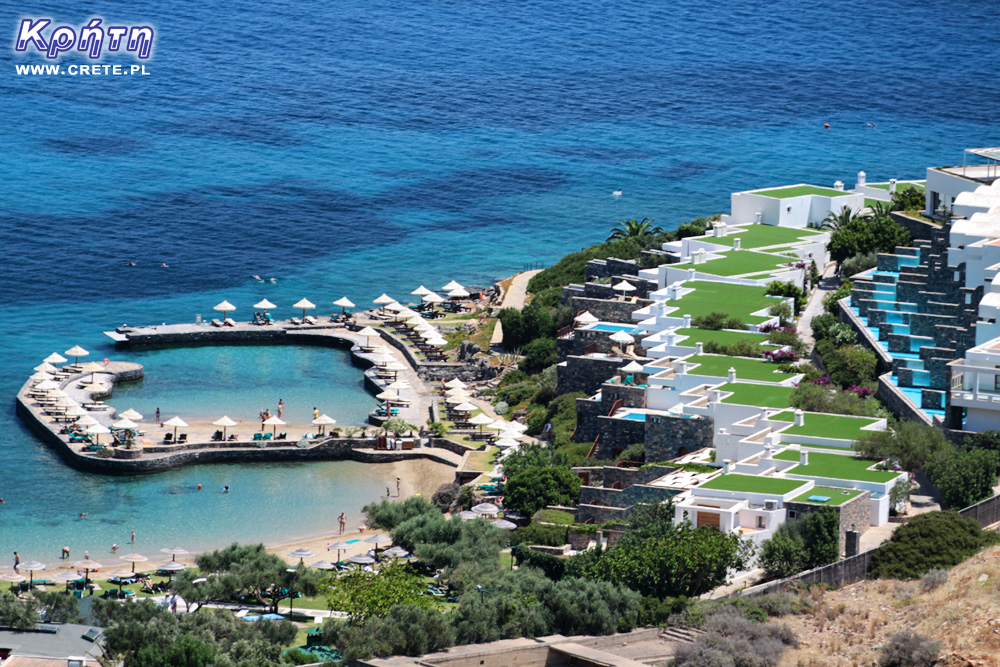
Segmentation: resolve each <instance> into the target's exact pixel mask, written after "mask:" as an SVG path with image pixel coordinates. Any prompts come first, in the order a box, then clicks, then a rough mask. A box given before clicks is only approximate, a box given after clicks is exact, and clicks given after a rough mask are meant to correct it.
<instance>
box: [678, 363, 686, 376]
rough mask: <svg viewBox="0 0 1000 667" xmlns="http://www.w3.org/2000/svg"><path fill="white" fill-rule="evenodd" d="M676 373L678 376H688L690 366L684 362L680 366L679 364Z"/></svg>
mask: <svg viewBox="0 0 1000 667" xmlns="http://www.w3.org/2000/svg"><path fill="white" fill-rule="evenodd" d="M676 371H677V374H678V375H686V374H687V372H688V365H687V364H685V363H684V362H683V361H682V362H680V363H679V364H677V369H676Z"/></svg>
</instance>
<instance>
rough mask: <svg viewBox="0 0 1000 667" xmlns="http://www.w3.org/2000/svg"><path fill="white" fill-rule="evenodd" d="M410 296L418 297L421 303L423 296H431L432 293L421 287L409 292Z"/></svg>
mask: <svg viewBox="0 0 1000 667" xmlns="http://www.w3.org/2000/svg"><path fill="white" fill-rule="evenodd" d="M410 294H413V295H414V296H419V297H420V300H421V301H423V298H424V297H425V296H427V295H428V294H432V292H431V291H430V290H429V289H427V288H426V287H424V286H423V285H421V286H420V287H418V288H417V289H415V290H413V291H412V292H410Z"/></svg>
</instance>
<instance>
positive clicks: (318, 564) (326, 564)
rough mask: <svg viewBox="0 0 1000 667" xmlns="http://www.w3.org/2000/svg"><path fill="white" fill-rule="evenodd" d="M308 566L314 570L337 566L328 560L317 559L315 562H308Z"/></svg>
mask: <svg viewBox="0 0 1000 667" xmlns="http://www.w3.org/2000/svg"><path fill="white" fill-rule="evenodd" d="M309 567H311V568H312V569H314V570H332V569H333V568H335V567H337V566H336V565H334V564H333V563H331V562H330V561H328V560H318V561H316V562H315V563H309Z"/></svg>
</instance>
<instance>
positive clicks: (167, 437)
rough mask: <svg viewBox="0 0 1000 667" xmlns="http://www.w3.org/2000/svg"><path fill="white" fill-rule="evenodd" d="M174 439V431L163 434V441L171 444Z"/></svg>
mask: <svg viewBox="0 0 1000 667" xmlns="http://www.w3.org/2000/svg"><path fill="white" fill-rule="evenodd" d="M173 441H174V434H173V433H164V434H163V442H165V443H166V444H168V445H169V444H170V443H172V442H173Z"/></svg>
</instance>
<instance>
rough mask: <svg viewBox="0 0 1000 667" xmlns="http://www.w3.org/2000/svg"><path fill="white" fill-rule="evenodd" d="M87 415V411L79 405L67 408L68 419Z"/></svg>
mask: <svg viewBox="0 0 1000 667" xmlns="http://www.w3.org/2000/svg"><path fill="white" fill-rule="evenodd" d="M85 414H87V411H86V410H84V409H83V408H82V407H81V406H80V405H79V404H77V405H71V406H69V407H68V408H66V416H67V417H82V416H83V415H85ZM91 419H93V417H91Z"/></svg>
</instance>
